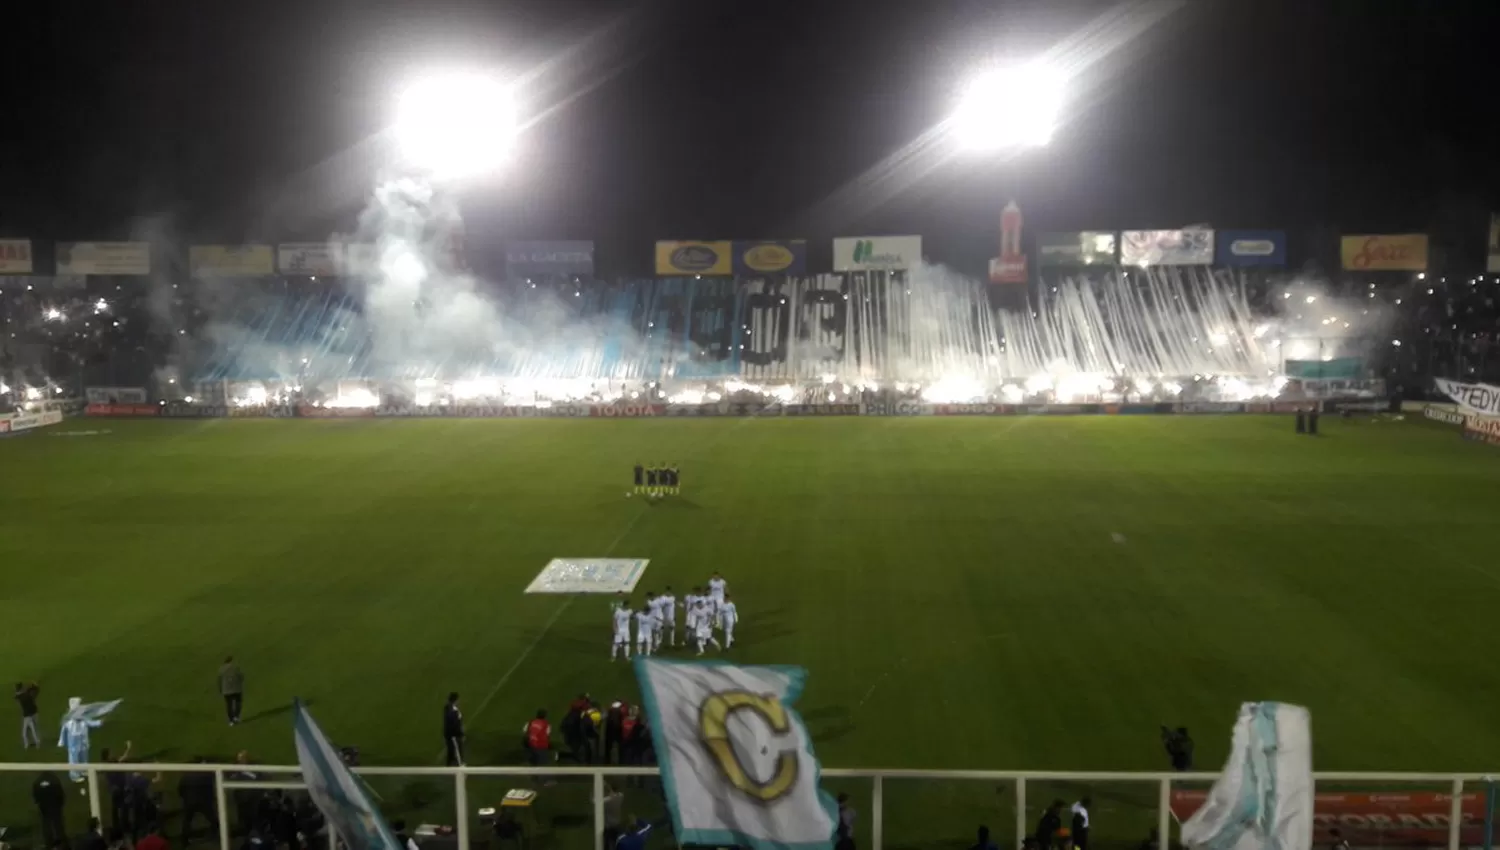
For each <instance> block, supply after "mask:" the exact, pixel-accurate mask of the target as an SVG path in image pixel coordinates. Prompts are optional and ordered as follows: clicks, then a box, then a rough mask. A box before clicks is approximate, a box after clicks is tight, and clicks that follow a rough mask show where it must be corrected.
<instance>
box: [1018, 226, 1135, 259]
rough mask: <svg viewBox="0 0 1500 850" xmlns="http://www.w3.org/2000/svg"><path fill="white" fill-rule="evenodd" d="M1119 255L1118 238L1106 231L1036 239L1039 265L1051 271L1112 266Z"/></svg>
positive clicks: (1060, 234)
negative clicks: (1066, 268) (1057, 268)
mask: <svg viewBox="0 0 1500 850" xmlns="http://www.w3.org/2000/svg"><path fill="white" fill-rule="evenodd" d="M1118 251H1119V238H1118V236H1117V235H1116V234H1115V233H1113V232H1111V231H1107V230H1082V231H1079V232H1076V233H1042V234H1039V235H1038V236H1037V238H1036V253H1037V264H1038V265H1041V266H1044V267H1050V268H1056V267H1073V268H1081V267H1083V266H1112V265H1114V264H1115V255H1116V253H1117V252H1118Z"/></svg>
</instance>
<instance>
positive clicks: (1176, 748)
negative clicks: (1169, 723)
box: [1161, 726, 1193, 772]
mask: <svg viewBox="0 0 1500 850" xmlns="http://www.w3.org/2000/svg"><path fill="white" fill-rule="evenodd" d="M1161 745H1162V747H1163V748H1165V749H1166V751H1167V757H1168V758H1170V759H1171V760H1172V769H1173V770H1176V771H1179V772H1184V771H1189V770H1192V769H1193V739H1192V737H1191V736H1190V735H1188V730H1187V727H1186V726H1178V727H1177V728H1176V729H1175V730H1173V729H1168V728H1167V727H1165V726H1163V727H1161Z"/></svg>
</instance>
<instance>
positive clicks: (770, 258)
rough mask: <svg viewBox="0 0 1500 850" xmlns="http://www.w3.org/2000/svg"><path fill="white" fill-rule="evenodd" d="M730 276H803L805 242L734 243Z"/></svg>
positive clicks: (805, 267) (793, 240)
mask: <svg viewBox="0 0 1500 850" xmlns="http://www.w3.org/2000/svg"><path fill="white" fill-rule="evenodd" d="M734 273H735V274H737V275H756V274H789V275H799V274H807V240H806V239H762V240H759V241H751V242H735V243H734Z"/></svg>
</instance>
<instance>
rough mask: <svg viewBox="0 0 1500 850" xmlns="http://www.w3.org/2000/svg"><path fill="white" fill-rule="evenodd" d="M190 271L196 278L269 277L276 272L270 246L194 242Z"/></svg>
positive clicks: (191, 247) (191, 250)
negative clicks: (198, 243)
mask: <svg viewBox="0 0 1500 850" xmlns="http://www.w3.org/2000/svg"><path fill="white" fill-rule="evenodd" d="M188 271H189V272H190V273H191V274H192V275H193V276H194V277H267V276H269V275H273V274H275V273H276V260H275V252H274V251H272V250H271V246H270V245H191V246H189V247H188Z"/></svg>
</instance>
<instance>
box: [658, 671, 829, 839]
mask: <svg viewBox="0 0 1500 850" xmlns="http://www.w3.org/2000/svg"><path fill="white" fill-rule="evenodd" d="M635 672H636V677H637V678H638V679H639V680H640V686H641V693H642V694H643V695H644V696H643V698H644V700H645V703H646V713H647V715H648V717H649V720H650V723H651V730H652V738H653V740H655V741H656V746H657V759H658V761H659V762H660V763H661V775H662V781H663V783H664V784H665V785H666V790H667V803H668V805H669V807H670V808H671V810H672V821H673V826H674V827H675V829H676V837H677V841H678V843H679V844H682V845H693V844H698V845H706V846H709V847H725V846H732V847H751V848H758V849H761V848H764V849H765V850H769V848H777V850H789V848H797V850H813V848H826V847H829V846H831V843H832V836H833V832H834V828H835V827H836V825H837V815H836V807H835V805H834V802H833V798H831V797H829V796H828V795H827V794H825V793H823V792H822V791H821V790H819V788H818V774H819V770H820V767H819V764H818V760H817V758H816V757H815V756H814V755H813V750H812V738H811V737H810V736H809V735H808V733H807V726H806V724H804V723H803V722H802V718H801V717H800V716H798V715H797V712H796V711H794V710H793V709H792V707H791V706H792V704H793V703H795V702H796V701H797V697H798V696H799V695H800V694H801V692H802V686H803V683H804V682H805V681H806V679H807V673H806V671H804V670H802V669H801V668H797V667H741V666H737V665H734V664H721V663H711V662H710V663H695V662H691V661H663V660H658V659H656V658H639V659H637V660H636V662H635Z"/></svg>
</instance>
